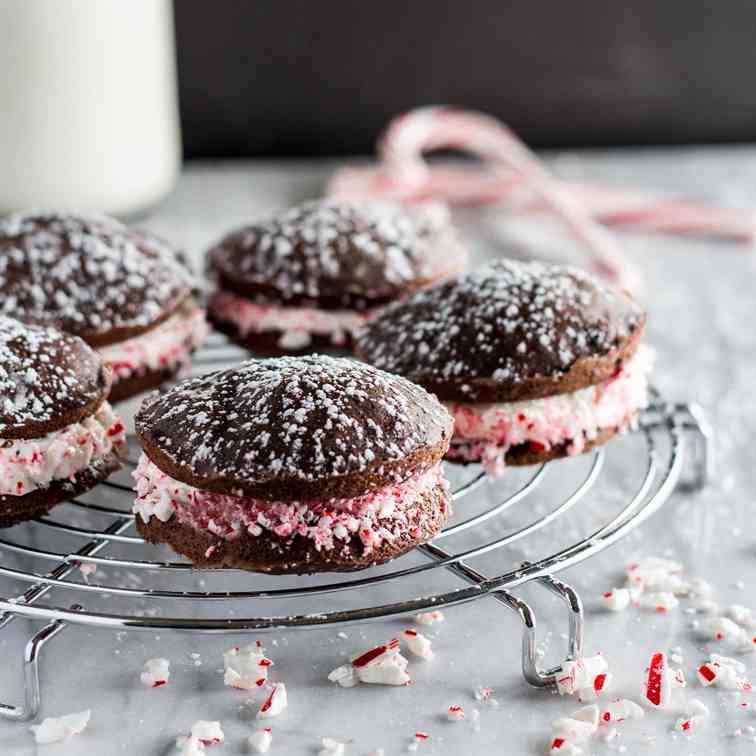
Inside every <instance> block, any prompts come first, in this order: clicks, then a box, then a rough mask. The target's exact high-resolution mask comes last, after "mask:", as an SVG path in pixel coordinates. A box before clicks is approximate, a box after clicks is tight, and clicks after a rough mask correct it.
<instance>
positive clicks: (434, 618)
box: [415, 609, 445, 625]
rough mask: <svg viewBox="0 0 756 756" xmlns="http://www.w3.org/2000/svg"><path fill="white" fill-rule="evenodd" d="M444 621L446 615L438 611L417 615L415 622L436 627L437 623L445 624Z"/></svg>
mask: <svg viewBox="0 0 756 756" xmlns="http://www.w3.org/2000/svg"><path fill="white" fill-rule="evenodd" d="M444 619H445V618H444V613H443V612H442V611H440V610H438V609H436V610H434V611H432V612H423V613H422V614H416V615H415V622H416V623H417V624H418V625H435V624H436V622H443V621H444Z"/></svg>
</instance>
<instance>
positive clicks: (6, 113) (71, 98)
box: [0, 0, 181, 216]
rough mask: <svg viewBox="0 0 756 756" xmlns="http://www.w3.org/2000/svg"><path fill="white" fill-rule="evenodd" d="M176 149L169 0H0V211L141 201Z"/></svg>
mask: <svg viewBox="0 0 756 756" xmlns="http://www.w3.org/2000/svg"><path fill="white" fill-rule="evenodd" d="M180 152H181V138H180V133H179V121H178V105H177V94H176V56H175V41H174V30H173V8H172V4H171V2H170V0H1V1H0V214H2V213H5V212H9V211H12V210H20V209H31V208H38V209H73V210H82V211H94V212H105V213H111V214H113V215H121V216H123V215H132V214H134V213H138V212H141V211H143V210H146V209H147V208H149V207H151V206H152V205H154V204H155V203H157V202H158V201H159V200H160V199H162V198H163V197H164V196H165V195H166V194H167V193H168V192H170V190H171V189H172V187H173V186H174V184H175V182H176V178H177V176H178V171H179V167H180V157H181V156H180Z"/></svg>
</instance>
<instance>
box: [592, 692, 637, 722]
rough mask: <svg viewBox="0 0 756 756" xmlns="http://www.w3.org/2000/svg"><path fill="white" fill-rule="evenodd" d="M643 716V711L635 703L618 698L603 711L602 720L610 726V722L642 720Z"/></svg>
mask: <svg viewBox="0 0 756 756" xmlns="http://www.w3.org/2000/svg"><path fill="white" fill-rule="evenodd" d="M643 716H644V712H643V709H642V708H641V707H640V706H638V704H637V703H635V701H630V700H629V699H627V698H617V699H616V700H614V701H610V702H609V703H608V704H607V705H606V706H605V707H604V708H603V709H602V711H601V715H600V719H601V722H602V724H609V723H610V722H624V721H625V720H626V719H641V718H642V717H643Z"/></svg>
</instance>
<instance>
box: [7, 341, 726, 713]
mask: <svg viewBox="0 0 756 756" xmlns="http://www.w3.org/2000/svg"><path fill="white" fill-rule="evenodd" d="M244 356H245V354H244V353H242V352H241V351H240V350H238V349H237V348H236V347H234V346H232V345H230V344H228V343H227V342H226V341H225V340H224V339H222V338H221V337H220V336H219V335H215V334H214V335H213V336H212V337H211V339H210V340H209V341H208V343H207V344H206V345H205V346H204V347H203V349H202V350H201V351H200V352H199V353H198V354H197V355H196V357H195V360H194V363H193V371H194V372H196V373H200V372H206V371H207V370H209V369H217V368H218V367H223V366H226V365H229V364H234V363H235V362H238V361H239V360H240V359H241V358H243V357H244ZM628 435H629V436H632V437H633V439H632V440H633V450H632V453H631V456H632V461H633V462H634V464H635V466H636V467H637V473H636V476H635V477H634V479H633V481H632V483H631V484H629V483H625V486H624V488H623V490H621V491H620V490H619V489H618V486H616V485H615V483H614V481H615V479H617V477H618V475H619V476H620V477H621V476H622V474H623V472H622V471H623V470H624V468H625V467H626V461H627V456H628V450H627V449H625V448H624V447H623V449H619V446H620V445H621V442H614V443H612V444H609V445H608V446H607V447H605V448H602V449H598V450H596V451H594V452H592V453H591V454H590V455H586V456H585V457H583V458H581V464H580V465H579V470H578V471H577V473H575V471H571V472H572V473H574V474H572V475H571V476H570V475H566V474H563V473H564V471H565V470H566V469H567V467H569V465H571V464H572V462H573V461H570V462H563V461H560V462H552V463H549V464H547V465H541V466H538V467H533V468H527V469H523V470H520V471H517V472H514V471H513V472H512V474H511V475H509V474H508V475H506V476H504V477H503V478H500V479H498V480H497V481H493V480H491V479H489V478H488V476H487V475H486V473H485V472H484V471H482V470H480V469H479V468H478V467H476V466H471V467H469V468H464V473H459V469H460V468H455V470H456V471H457V473H456V474H455V475H454V477H455V478H456V479H457V481H456V482H455V484H454V485H453V499H454V501H455V508H456V510H457V512H458V517H457V518H455V519H454V520H453V521H452V522H451V524H449V525H448V526H447V527H446V528H445V529H444V530H443V531H442V532H441V533H440V534H439V535H438V536H437V537H436V538H435V539H434V540H433V541H432V542H431V543H428V544H425V545H423V546H420V547H418V548H417V549H415V550H414V551H413V552H412V554H411V555H408V556H405V557H402V558H401V559H398V560H395V561H394V562H392V563H390V564H389V565H384V566H382V567H377V568H370V569H368V570H364V571H362V572H360V573H350V574H348V575H340V576H338V579H336V578H334V576H326V577H323V576H304V577H298V578H288V579H282V578H277V577H274V576H268V575H256V574H252V573H243V572H241V571H238V570H227V569H223V570H198V569H196V568H194V567H193V566H192V565H191V564H189V563H188V562H187V561H172V560H173V559H175V557H174V556H172V555H171V553H170V552H168V551H167V550H166V549H165V548H162V549H161V548H156V547H154V546H151V545H149V544H146V543H145V542H144V541H143V540H142V538H140V537H139V536H138V535H137V534H136V531H135V528H134V515H133V514H132V513H131V502H132V500H133V490H132V489H131V486H130V482H129V477H128V475H120V476H119V475H116V476H114V477H113V478H111V479H110V480H108V481H107V482H105V483H103V484H101V485H100V486H98V487H97V489H95V490H94V491H92V492H89V494H85V495H83V496H81V497H80V498H78V499H77V500H75V501H73V502H70V503H68V504H64V505H61V506H59V507H56V508H55V509H54V510H53V511H52V512H51V513H49V514H48V515H47V516H45V517H41V518H39V519H38V520H36V521H34V522H32V523H24V524H22V525H18V526H16V527H14V528H11V529H8V530H4V531H0V579H2V581H3V584H5V583H7V584H8V585H9V586H10V587H9V589H8V590H9V594H10V595H11V596H12V594H13V593H14V592H16V591H18V590H21V589H22V588H19V585H21V586H22V587H23V586H28V587H27V588H26V590H25V591H24V592H23V593H22V594H21V595H19V596H16V597H15V598H14V597H9V598H0V630H2V629H4V628H5V627H7V626H8V625H9V624H10V623H11V622H13V621H14V620H15V619H17V618H19V617H25V618H28V619H33V620H46V621H47V622H48V624H46V625H45V626H44V627H43V628H42V629H41V630H39V632H37V633H36V634H35V635H33V636H32V637H31V639H30V640H29V642H28V643H27V646H26V649H25V653H24V660H23V666H24V679H25V696H24V697H25V701H24V704H23V705H21V706H14V705H10V704H4V703H0V716H2V717H5V718H7V719H13V720H28V719H32V718H34V717H35V716H36V714H37V712H38V711H39V707H40V703H41V693H40V685H39V659H40V652H41V649H42V648H43V646H44V645H45V644H46V643H47V642H48V641H49V640H50V639H52V638H53V637H55V636H56V635H57V634H58V633H59V632H61V631H62V630H63V629H64V628H65V627H66V626H67V625H68V624H76V625H88V626H92V627H99V628H105V629H107V628H110V629H111V630H113V629H115V630H122V629H136V630H155V629H160V630H180V631H192V632H197V633H239V632H243V631H249V630H255V631H265V630H274V629H283V628H289V629H294V628H306V627H314V626H322V625H330V624H347V623H355V622H367V621H371V620H382V619H386V618H390V617H394V616H399V615H404V614H410V613H417V612H422V611H426V610H429V609H437V608H439V607H448V606H454V605H459V604H464V603H467V602H471V601H476V600H478V599H481V598H483V597H492V598H493V599H494V600H496V601H497V602H499V603H500V604H502V605H504V606H506V607H508V608H509V609H511V610H513V611H515V612H516V613H517V615H518V616H519V617H520V619H521V621H522V627H523V636H522V671H523V675H524V677H525V679H526V680H527V681H528V682H529V683H530V684H532V685H534V686H538V687H543V686H546V685H550V684H553V682H554V677H555V673H556V668H554V669H547V670H541V669H538V667H537V664H536V618H535V613H534V612H533V610H532V608H531V607H530V606H529V605H528V604H527V603H526V602H525V601H523V600H522V599H521V598H519V597H517V596H515V595H514V594H513V593H512V589H514V588H517V587H518V586H523V585H524V584H526V583H536V584H540V585H543V586H545V588H546V589H548V590H549V591H550V592H551V593H553V594H555V595H556V596H558V597H559V598H560V599H561V600H562V601H563V602H564V603H565V605H566V607H567V611H568V618H569V634H568V640H567V654H566V655H567V658H577V657H579V656H580V655H581V653H582V642H583V624H584V620H583V610H582V604H581V601H580V597H579V596H578V594H577V592H576V591H575V590H574V589H573V588H571V587H570V586H569V585H567V584H566V583H564V582H563V581H561V580H558V579H557V578H556V577H554V575H555V574H556V573H557V572H559V571H560V570H563V569H565V568H567V567H570V566H572V565H575V564H577V563H578V562H581V561H583V560H584V559H587V558H589V557H591V556H593V555H594V554H597V553H598V552H600V551H602V550H603V549H605V548H607V547H608V546H610V545H611V544H613V543H614V542H616V541H617V540H619V539H620V538H622V537H623V536H625V535H626V534H627V533H628V532H630V531H631V530H632V529H633V528H635V527H637V526H638V525H640V524H641V523H642V522H644V521H645V520H646V519H648V518H649V517H650V516H651V515H652V514H653V513H654V512H655V511H656V510H658V509H659V507H661V505H662V504H663V503H664V502H665V501H666V500H667V498H668V497H669V495H670V494H671V493H672V491H673V490H675V488H677V489H678V490H684V491H687V492H694V491H696V490H699V489H701V488H702V487H703V486H705V485H706V482H707V480H708V478H709V476H710V472H711V470H710V468H711V459H712V454H711V430H710V428H709V426H708V424H707V423H706V421H705V419H704V417H703V415H702V413H701V410H700V409H699V408H698V407H697V406H696V405H694V404H678V403H669V402H665V401H663V400H662V398H661V397H660V396H659V395H658V394H656V393H654V394H653V399H652V402H651V405H650V406H649V408H648V409H647V410H646V411H645V412H644V413H643V414H642V416H641V418H640V420H639V422H638V425H637V427H636V428H635V429H634V431H633V432H632V433H630V434H628ZM130 449H131V451H130V453H131V458H130V459H129V461H128V463H127V467H129V468H132V469H133V467H134V465H135V460H136V455H137V454H138V448H137V447H136V444H135V443H132V444H130ZM615 449H617V451H616V452H615V451H614V450H615ZM611 455H614V457H615V458H614V459H609V458H610V457H611ZM686 457H688V464H687V466H686V464H685V462H686ZM561 465H566V466H567V467H560V466H561ZM612 466H613V468H614V469H613V470H610V469H609V468H612ZM684 467H685V471H684V469H683V468H684ZM555 471H556V472H558V474H555ZM127 472H128V471H127ZM684 473H685V474H684ZM549 478H550V483H549V484H548V485H547V483H545V481H547V479H549ZM546 489H548V490H547V493H545V494H544V495H543V496H541V501H540V503H539V504H538V505H535V504H533V501H534V500H535V497H536V496H537V495H538V494H539V491H544V490H546ZM484 491H485V492H486V493H487V497H485V496H482V494H483V492H484ZM473 494H476V496H473ZM591 497H598V498H600V500H601V501H602V502H603V501H604V500H605V499H606V498H612V497H613V498H614V499H615V500H616V501H617V502H618V509H617V510H616V511H614V510H611V511H609V510H607V511H604V508H603V507H601V508H600V509H601V511H600V512H599V516H600V521H598V522H596V520H595V518H596V516H597V514H596V512H595V508H594V509H592V510H591V512H592V514H591V517H590V518H589V522H587V523H584V524H582V525H579V526H571V527H565V523H566V522H568V521H569V522H573V521H574V520H575V519H576V512H577V510H578V506H577V505H578V504H579V503H581V502H586V501H587V500H589V499H590V498H591ZM472 499H481V500H482V501H483V504H482V505H480V504H479V505H478V507H477V511H476V508H475V507H470V508H469V509H468V502H469V501H471V500H472ZM554 525H556V526H557V527H558V528H559V529H560V530H561V531H562V535H563V536H564V534H565V533H566V534H567V536H568V537H567V539H566V542H564V541H565V539H564V537H563V538H562V539H561V542H560V541H559V539H555V538H552V537H551V536H549V537H545V536H544V537H542V536H543V534H544V533H545V532H546V530H547V528H549V527H550V526H551V527H552V529H553V527H554ZM573 536H574V537H573ZM544 539H545V542H543V541H544ZM523 544H527V546H528V549H529V550H530V549H532V551H534V552H536V553H538V554H544V555H543V556H539V558H537V559H534V560H530V561H522V560H519V561H518V565H517V567H516V569H508V570H506V571H504V572H501V569H502V568H501V564H502V562H501V559H499V558H498V557H497V559H494V558H493V557H496V555H498V554H501V553H502V550H504V549H505V548H506V547H513V546H514V545H517V547H521V546H522V545H523ZM531 553H532V552H531ZM496 561H498V562H499V564H498V565H497V564H495V563H494V564H493V569H491V568H490V567H491V565H490V563H491V562H496ZM473 562H474V563H475V565H474V566H473V564H472V563H473ZM482 562H486V563H488V564H489V569H486V570H485V571H484V568H483V567H482V566H481V563H482ZM506 564H510V565H511V564H512V561H511V559H510V561H508V562H506ZM439 575H446V576H448V577H449V578H450V579H453V580H454V581H455V583H461V585H459V584H455V585H454V586H453V587H451V588H450V587H449V586H447V585H443V586H442V587H437V586H440V583H441V581H440V580H439V579H438V578H439ZM209 583H211V584H212V585H208V584H209ZM282 583H283V584H282ZM401 586H403V587H404V589H405V590H406V591H409V592H410V596H409V597H408V598H402V599H401V600H397V598H396V593H397V590H398V589H399V587H401ZM5 590H6V589H5V588H4V587H3V588H2V591H3V592H4V591H5ZM0 595H1V594H0ZM72 597H75V598H76V601H75V602H74V603H69V602H70V601H71V598H72ZM368 597H372V598H373V601H372V602H371V601H370V600H369V599H368ZM66 599H68V600H66ZM387 599H388V600H387ZM350 602H356V603H357V605H356V606H353V605H350ZM229 606H232V607H233V609H229V608H228V607H229ZM261 606H262V607H264V608H263V610H262V611H260V610H259V608H260V607H261ZM273 606H275V608H276V609H278V608H279V607H285V608H286V609H287V610H288V611H287V612H285V613H284V612H272V611H270V609H271V608H272V607H273ZM306 609H310V611H306ZM253 610H254V614H253V613H252V611H253Z"/></svg>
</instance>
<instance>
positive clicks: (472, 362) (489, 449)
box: [356, 261, 652, 473]
mask: <svg viewBox="0 0 756 756" xmlns="http://www.w3.org/2000/svg"><path fill="white" fill-rule="evenodd" d="M645 322H646V316H645V314H644V312H643V310H642V309H641V308H640V307H639V306H638V304H636V303H635V302H634V301H633V300H632V299H631V297H630V296H629V295H628V294H626V293H625V292H622V291H619V290H614V289H611V288H609V287H607V286H606V285H605V284H603V283H602V282H600V281H599V280H598V279H596V278H594V277H592V276H590V275H588V274H586V273H584V272H582V271H580V270H578V269H576V268H572V267H568V266H561V265H548V264H543V263H521V262H515V261H499V262H496V263H493V264H491V265H489V266H486V267H484V268H481V269H479V270H476V271H473V272H470V273H468V274H467V275H463V276H459V277H457V278H454V279H451V280H449V281H447V282H445V283H442V284H440V285H438V286H435V287H432V288H430V289H426V290H425V291H422V292H418V293H416V294H413V295H412V296H410V297H409V298H407V299H406V300H404V301H403V302H399V303H396V304H393V305H390V306H388V307H386V308H385V309H384V310H382V311H381V312H380V313H378V314H377V315H376V316H375V317H374V318H373V319H372V320H371V321H370V322H369V323H367V325H366V326H365V327H364V328H363V329H361V331H360V332H359V333H358V334H357V337H356V352H357V354H358V356H359V357H360V358H362V359H364V360H365V361H366V362H369V363H371V364H372V365H375V366H376V367H379V368H381V369H383V370H388V371H390V372H393V373H398V374H399V375H402V376H404V377H405V378H408V379H409V380H411V381H414V382H416V383H418V384H420V385H421V386H423V387H424V388H426V389H427V390H428V391H431V392H433V393H435V394H436V395H437V396H438V397H439V398H440V399H441V400H442V401H443V402H444V404H445V405H446V407H447V409H448V410H449V411H450V412H451V414H452V415H453V416H454V421H455V427H454V438H453V440H452V443H451V446H450V449H449V452H448V455H447V459H451V460H452V461H456V462H477V461H482V462H483V463H484V464H485V465H486V466H487V467H488V468H489V469H490V470H491V471H492V472H494V473H500V472H501V471H502V468H503V465H504V463H505V462H506V464H510V465H523V464H536V463H540V462H544V461H547V460H550V459H554V458H557V457H563V456H565V455H571V454H578V453H580V452H583V451H587V450H589V449H591V448H592V447H594V446H597V445H598V444H603V443H604V442H606V441H607V440H608V439H609V438H611V437H612V436H613V435H615V434H616V433H617V432H619V431H621V430H623V429H625V428H626V427H627V426H628V425H629V424H630V423H632V421H633V420H634V419H635V417H636V416H637V414H638V412H639V410H641V409H642V408H643V407H645V406H646V403H647V396H648V375H649V373H650V371H651V366H652V359H651V352H650V350H649V349H648V348H646V347H644V346H643V345H641V344H640V341H641V338H642V336H643V332H644V328H645Z"/></svg>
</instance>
